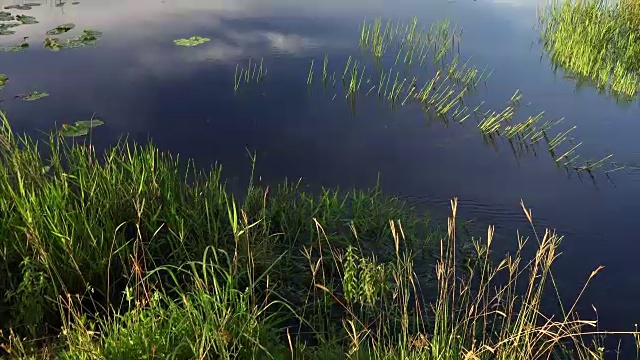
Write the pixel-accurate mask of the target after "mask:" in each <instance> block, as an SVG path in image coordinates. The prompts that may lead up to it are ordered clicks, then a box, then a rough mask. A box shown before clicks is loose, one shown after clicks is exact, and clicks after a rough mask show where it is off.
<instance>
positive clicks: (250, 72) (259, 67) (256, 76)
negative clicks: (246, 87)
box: [233, 58, 267, 92]
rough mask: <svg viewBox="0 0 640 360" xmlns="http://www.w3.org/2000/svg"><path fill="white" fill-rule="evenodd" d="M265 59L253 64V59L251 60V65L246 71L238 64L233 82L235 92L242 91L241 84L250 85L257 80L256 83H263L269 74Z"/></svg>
mask: <svg viewBox="0 0 640 360" xmlns="http://www.w3.org/2000/svg"><path fill="white" fill-rule="evenodd" d="M263 60H264V59H262V58H261V59H260V63H259V64H258V63H256V62H253V63H252V59H251V58H249V65H248V66H247V68H246V69H244V68H241V67H240V66H239V64H236V72H235V75H234V80H233V90H234V91H236V92H237V91H238V89H240V85H241V84H243V83H244V84H248V83H249V82H251V81H253V80H255V81H256V82H261V81H262V80H263V79H264V76H265V75H266V74H267V69H265V68H264V64H263Z"/></svg>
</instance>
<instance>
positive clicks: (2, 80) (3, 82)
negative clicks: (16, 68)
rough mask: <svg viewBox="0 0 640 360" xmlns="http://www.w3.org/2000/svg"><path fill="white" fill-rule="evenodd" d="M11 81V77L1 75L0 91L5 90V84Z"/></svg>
mask: <svg viewBox="0 0 640 360" xmlns="http://www.w3.org/2000/svg"><path fill="white" fill-rule="evenodd" d="M7 81H9V77H7V75H5V74H0V90H2V89H4V84H6V83H7Z"/></svg>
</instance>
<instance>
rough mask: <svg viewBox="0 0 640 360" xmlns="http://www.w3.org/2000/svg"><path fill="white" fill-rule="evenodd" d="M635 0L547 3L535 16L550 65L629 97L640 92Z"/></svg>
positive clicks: (558, 0) (638, 12)
mask: <svg viewBox="0 0 640 360" xmlns="http://www.w3.org/2000/svg"><path fill="white" fill-rule="evenodd" d="M638 4H639V3H638V2H637V0H578V1H575V0H550V1H549V2H547V4H546V6H545V7H544V8H543V9H541V11H540V16H539V20H540V21H539V23H540V39H541V42H542V44H543V46H544V48H545V49H546V51H547V52H548V54H549V58H550V59H551V63H552V64H553V65H554V66H556V67H560V68H562V69H564V70H565V71H567V72H568V73H569V74H574V75H577V76H579V77H582V78H586V79H588V80H590V81H592V82H593V83H594V84H595V85H596V86H598V87H599V88H602V89H604V88H606V89H609V90H611V91H612V92H613V93H615V94H618V95H622V96H626V97H628V98H634V97H635V96H636V95H637V93H638V91H639V90H640V31H639V30H640V10H639V9H640V6H639V5H638Z"/></svg>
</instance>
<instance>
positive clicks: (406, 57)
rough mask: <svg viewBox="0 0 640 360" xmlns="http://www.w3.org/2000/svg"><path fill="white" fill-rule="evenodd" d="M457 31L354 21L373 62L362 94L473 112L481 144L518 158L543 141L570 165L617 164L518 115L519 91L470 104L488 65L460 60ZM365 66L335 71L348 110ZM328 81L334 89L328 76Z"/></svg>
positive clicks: (447, 117) (450, 113) (460, 113)
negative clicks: (504, 146) (486, 103)
mask: <svg viewBox="0 0 640 360" xmlns="http://www.w3.org/2000/svg"><path fill="white" fill-rule="evenodd" d="M461 35H462V30H459V29H458V28H457V27H456V26H452V25H451V23H450V22H449V21H448V20H445V21H441V22H439V23H435V24H432V25H431V26H430V27H429V29H428V30H425V29H424V28H422V27H420V26H419V24H418V20H417V18H415V17H414V18H413V19H412V20H411V21H410V22H408V23H406V24H403V23H400V22H392V21H386V22H383V21H382V19H375V20H373V21H372V22H370V23H367V21H366V20H365V21H364V22H363V24H362V25H361V26H360V40H359V44H360V48H361V50H363V51H364V53H365V54H369V55H370V56H371V58H372V59H373V67H374V71H373V72H371V73H372V75H371V76H369V77H368V80H367V81H366V82H365V84H367V88H366V93H365V96H369V95H372V94H373V95H376V96H377V97H378V98H379V99H380V100H381V101H384V102H386V103H388V104H389V105H390V107H391V108H392V109H394V108H395V107H396V105H401V106H406V105H408V104H411V103H414V104H419V105H420V106H422V107H423V109H424V111H425V114H428V116H432V115H434V116H436V117H438V118H440V119H443V120H444V121H446V122H451V121H453V122H457V123H465V122H466V121H467V120H468V119H469V118H475V119H476V120H477V122H478V125H477V128H478V130H479V132H480V134H482V136H483V137H484V138H485V140H487V142H489V143H492V144H494V145H495V144H497V141H499V140H504V141H506V142H508V143H509V144H510V146H511V149H512V150H513V151H514V154H515V155H516V156H518V157H519V156H522V155H523V154H525V153H529V152H535V149H536V147H540V146H543V147H546V148H547V150H548V152H549V154H550V156H551V158H552V159H553V161H554V162H555V163H556V164H557V165H558V166H560V167H564V168H566V169H568V170H571V171H577V172H583V171H586V172H591V171H594V170H596V169H600V170H604V171H605V172H606V173H609V172H612V171H618V170H621V169H623V168H624V167H621V166H619V165H616V164H614V162H613V161H611V160H612V157H613V155H612V154H610V155H607V156H605V157H603V158H602V159H600V160H583V159H582V158H581V157H580V155H578V154H577V153H576V152H577V150H578V149H579V148H580V146H581V145H582V143H580V142H576V141H575V139H573V138H572V137H571V136H570V132H571V130H569V131H565V130H560V131H558V130H556V129H557V128H558V126H559V124H560V123H561V122H562V119H559V120H558V119H548V118H546V117H545V116H544V112H541V113H539V114H535V115H530V116H527V117H525V118H524V119H520V118H519V116H518V114H517V109H518V108H519V102H520V98H521V97H522V94H520V92H519V91H516V93H515V94H514V96H513V97H512V98H511V99H509V100H508V101H507V103H508V104H507V106H506V107H505V108H504V109H502V110H501V111H495V110H491V109H490V110H484V111H481V110H480V109H481V108H482V105H483V103H481V104H480V105H478V106H476V107H475V108H474V109H473V110H472V109H471V108H470V105H469V103H470V100H469V98H470V95H471V94H472V93H474V91H475V89H476V88H477V86H478V85H479V84H480V83H485V84H486V82H487V81H488V79H489V78H490V76H491V74H492V73H493V71H492V70H489V69H488V68H487V67H484V68H479V67H477V66H475V65H473V64H471V62H470V59H468V60H466V61H462V60H461V59H460V55H459V45H460V41H461ZM383 60H384V61H383ZM328 63H329V60H328V56H326V55H325V58H324V63H323V84H324V85H325V87H328V83H327V81H326V77H327V75H326V74H327V73H328V71H329V70H327V68H328ZM366 64H367V61H366V59H361V58H359V57H357V56H353V55H352V56H349V57H348V58H347V60H346V63H345V66H344V68H343V69H342V77H341V78H342V83H343V91H344V94H345V97H346V98H347V99H348V100H349V103H350V105H351V108H352V109H353V108H355V101H356V98H355V95H356V94H358V93H360V90H361V85H362V80H363V79H364V78H367V77H366V76H365V70H366ZM312 65H313V60H312ZM385 66H388V67H386V68H385ZM309 74H310V75H309V77H308V79H307V84H309V85H312V83H313V76H312V75H313V66H312V68H311V69H310V72H309ZM334 74H335V72H334ZM334 77H335V75H334ZM425 79H426V80H425ZM331 85H332V86H333V87H335V81H333V82H332V83H331ZM616 86H618V85H616ZM336 94H337V93H336ZM335 97H336V95H334V97H333V98H335ZM554 132H556V134H553V133H554ZM560 149H562V151H561V150H560Z"/></svg>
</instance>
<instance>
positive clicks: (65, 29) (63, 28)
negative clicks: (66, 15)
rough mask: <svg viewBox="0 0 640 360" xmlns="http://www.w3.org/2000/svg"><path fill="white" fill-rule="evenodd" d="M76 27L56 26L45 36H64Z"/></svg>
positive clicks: (72, 25)
mask: <svg viewBox="0 0 640 360" xmlns="http://www.w3.org/2000/svg"><path fill="white" fill-rule="evenodd" d="M75 27H76V25H75V24H71V23H69V24H62V25H58V26H56V27H54V28H53V29H51V30H48V31H47V35H60V34H64V33H66V32H68V31H70V30H72V29H73V28H75Z"/></svg>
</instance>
